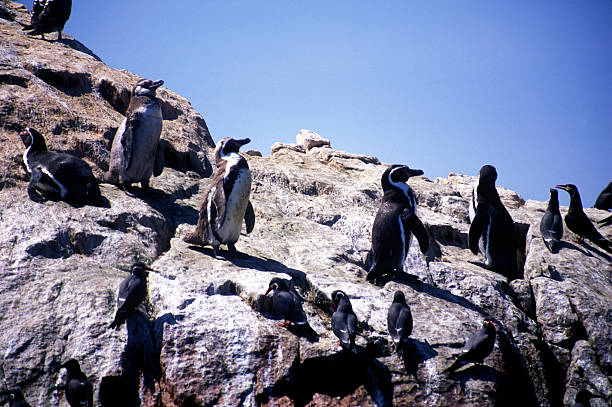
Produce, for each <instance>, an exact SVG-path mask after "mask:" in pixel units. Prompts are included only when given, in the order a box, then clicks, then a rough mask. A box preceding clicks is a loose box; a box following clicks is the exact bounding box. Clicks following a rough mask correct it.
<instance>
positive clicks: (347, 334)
mask: <svg viewBox="0 0 612 407" xmlns="http://www.w3.org/2000/svg"><path fill="white" fill-rule="evenodd" d="M331 299H332V307H333V309H334V313H333V314H332V320H331V324H332V331H333V332H334V334H335V335H336V336H337V337H338V339H340V345H341V346H342V348H343V349H345V350H353V349H355V337H356V336H357V316H356V315H355V313H354V312H353V307H352V306H351V301H350V300H349V298H348V297H347V295H346V293H344V291H340V290H336V291H334V292H333V293H332V296H331Z"/></svg>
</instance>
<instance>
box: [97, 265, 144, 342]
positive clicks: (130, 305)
mask: <svg viewBox="0 0 612 407" xmlns="http://www.w3.org/2000/svg"><path fill="white" fill-rule="evenodd" d="M147 270H149V271H155V270H153V269H152V268H149V267H148V266H146V265H145V264H144V263H141V262H138V263H134V265H133V266H132V269H131V274H130V275H129V276H127V277H126V278H125V279H124V280H123V281H122V282H121V285H120V286H119V292H118V293H117V312H116V313H115V319H114V320H113V322H111V324H110V325H109V326H108V327H109V328H111V329H112V328H115V329H116V330H118V329H119V328H120V327H121V325H122V324H123V323H124V322H125V319H126V318H127V315H128V314H129V313H130V312H132V311H134V310H135V309H136V308H137V307H138V306H139V305H140V303H141V302H143V301H144V300H145V298H146V297H147V274H148V272H147Z"/></svg>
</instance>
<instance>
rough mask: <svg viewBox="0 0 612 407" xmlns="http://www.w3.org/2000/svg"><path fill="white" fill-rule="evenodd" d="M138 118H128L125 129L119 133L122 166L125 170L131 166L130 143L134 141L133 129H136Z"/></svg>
mask: <svg viewBox="0 0 612 407" xmlns="http://www.w3.org/2000/svg"><path fill="white" fill-rule="evenodd" d="M137 124H138V119H137V118H136V117H132V118H128V120H127V122H126V123H125V130H124V132H123V134H121V139H120V140H121V145H122V146H123V163H124V164H123V167H124V168H125V170H124V171H127V170H129V169H130V167H131V166H132V143H133V141H134V137H133V136H134V131H135V130H136V127H137Z"/></svg>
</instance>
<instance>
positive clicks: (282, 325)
mask: <svg viewBox="0 0 612 407" xmlns="http://www.w3.org/2000/svg"><path fill="white" fill-rule="evenodd" d="M278 326H280V327H282V328H285V327H287V326H291V322H290V321H285V322H280V323H279V324H278Z"/></svg>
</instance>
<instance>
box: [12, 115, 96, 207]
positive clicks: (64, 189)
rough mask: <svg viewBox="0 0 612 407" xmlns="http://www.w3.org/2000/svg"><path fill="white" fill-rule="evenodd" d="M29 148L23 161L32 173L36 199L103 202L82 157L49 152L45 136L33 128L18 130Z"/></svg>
mask: <svg viewBox="0 0 612 407" xmlns="http://www.w3.org/2000/svg"><path fill="white" fill-rule="evenodd" d="M19 136H20V137H21V141H23V144H24V145H25V147H26V149H25V151H24V153H23V164H24V165H25V168H26V171H27V172H28V174H30V176H31V178H30V183H29V184H28V195H29V196H30V199H32V200H33V201H35V202H42V201H44V200H45V199H46V198H47V197H51V198H59V199H62V200H64V201H68V202H85V203H89V204H93V205H98V204H101V203H102V195H101V194H100V187H99V186H98V181H97V180H96V178H95V177H94V175H93V172H92V170H91V167H90V166H89V164H87V163H86V162H85V161H83V160H82V159H81V158H79V157H76V156H73V155H70V154H66V153H60V152H57V151H48V150H47V144H46V143H45V138H44V137H43V136H42V134H40V133H39V132H38V131H36V130H35V129H32V128H30V127H28V128H26V130H25V131H23V132H21V133H19Z"/></svg>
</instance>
